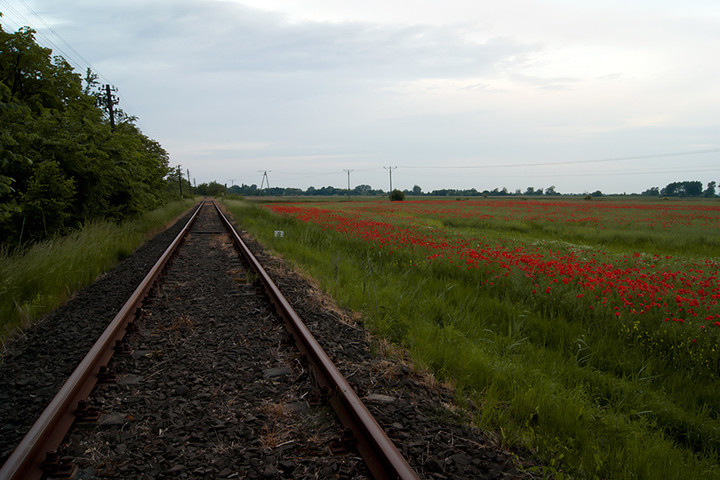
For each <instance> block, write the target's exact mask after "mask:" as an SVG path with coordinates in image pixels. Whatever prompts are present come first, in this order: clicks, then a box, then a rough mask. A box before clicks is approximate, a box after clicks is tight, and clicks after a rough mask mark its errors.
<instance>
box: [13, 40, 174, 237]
mask: <svg viewBox="0 0 720 480" xmlns="http://www.w3.org/2000/svg"><path fill="white" fill-rule="evenodd" d="M94 77H95V76H94V75H93V74H92V73H91V72H88V75H87V79H86V85H85V86H83V81H82V79H81V78H80V75H78V74H77V73H75V72H74V71H73V69H72V67H71V66H70V65H69V64H68V63H67V62H66V61H65V60H64V59H63V58H61V57H58V56H55V57H53V56H52V51H51V50H50V49H47V48H43V47H41V46H39V45H38V44H37V43H36V42H35V32H34V31H33V30H31V29H29V28H27V27H25V28H21V29H20V30H18V31H17V32H15V33H8V32H6V31H4V30H2V27H0V245H5V246H8V245H18V244H21V243H25V242H27V241H34V240H40V239H43V238H46V237H48V236H52V235H53V234H56V233H60V234H62V233H65V232H67V231H69V230H71V229H73V228H75V227H77V226H79V225H81V224H83V223H85V222H86V221H88V220H93V219H101V218H111V219H116V220H119V219H122V218H127V217H130V216H134V215H136V214H137V213H139V212H142V211H145V210H148V209H150V208H154V207H156V206H158V205H159V204H161V203H162V201H163V199H164V195H165V182H164V180H163V179H164V177H165V176H166V174H167V173H168V168H167V165H168V155H167V152H165V150H164V149H163V148H162V147H161V146H160V145H159V144H158V143H157V142H155V141H154V140H151V139H150V138H148V137H146V136H145V135H143V134H142V133H141V132H140V130H138V128H137V127H136V126H135V125H134V124H133V118H131V117H127V116H125V115H123V114H122V112H120V116H119V120H118V122H117V125H116V127H115V129H114V130H112V129H111V127H110V123H109V121H108V120H109V119H108V117H107V116H106V114H105V113H104V111H103V110H102V109H101V108H99V107H98V105H97V100H96V96H95V95H94V94H93V90H95V89H96V87H97V85H96V82H95V78H94Z"/></svg>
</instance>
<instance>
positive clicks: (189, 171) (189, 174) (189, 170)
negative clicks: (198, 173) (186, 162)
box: [187, 168, 192, 193]
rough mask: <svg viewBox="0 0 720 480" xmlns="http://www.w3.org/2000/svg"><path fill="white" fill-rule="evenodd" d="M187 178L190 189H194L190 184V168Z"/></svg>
mask: <svg viewBox="0 0 720 480" xmlns="http://www.w3.org/2000/svg"><path fill="white" fill-rule="evenodd" d="M187 177H188V188H192V183H190V169H189V168H188V169H187ZM191 193H192V192H191Z"/></svg>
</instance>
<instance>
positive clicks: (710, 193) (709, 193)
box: [703, 181, 717, 197]
mask: <svg viewBox="0 0 720 480" xmlns="http://www.w3.org/2000/svg"><path fill="white" fill-rule="evenodd" d="M716 185H717V183H715V182H714V181H713V182H709V183H708V185H707V189H705V191H704V192H703V196H705V197H714V196H715V186H716Z"/></svg>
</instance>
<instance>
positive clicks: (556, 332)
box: [227, 202, 720, 479]
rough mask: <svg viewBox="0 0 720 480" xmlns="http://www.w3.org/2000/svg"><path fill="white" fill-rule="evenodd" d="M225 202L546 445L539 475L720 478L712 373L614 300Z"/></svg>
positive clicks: (493, 420) (719, 424)
mask: <svg viewBox="0 0 720 480" xmlns="http://www.w3.org/2000/svg"><path fill="white" fill-rule="evenodd" d="M227 205H228V207H229V209H230V211H231V212H232V213H233V214H234V215H235V217H236V219H237V220H238V222H239V223H240V224H241V225H242V227H243V228H245V229H247V230H248V231H250V232H251V233H252V234H253V235H254V236H255V237H256V238H258V239H259V240H260V241H261V242H263V243H264V244H265V245H267V246H269V247H270V248H272V249H274V250H276V251H278V252H280V253H281V254H282V255H284V256H285V257H286V258H288V259H290V260H292V261H293V262H295V263H296V264H298V265H300V266H301V268H303V269H304V270H305V271H306V272H307V273H308V274H309V275H311V276H313V277H315V278H316V279H318V280H319V281H320V283H321V285H322V286H323V288H324V289H325V290H326V291H328V292H329V293H330V294H331V295H333V296H334V297H335V298H336V299H337V300H338V301H339V302H340V303H341V304H342V305H344V306H346V307H348V308H351V309H353V310H355V311H359V312H361V313H362V315H363V321H364V322H365V324H366V326H367V327H368V328H370V329H371V330H372V331H373V332H375V333H376V334H379V335H382V336H385V337H387V338H390V339H392V340H393V341H395V342H397V343H400V344H402V345H404V346H405V347H406V348H408V350H409V351H410V352H411V353H412V355H413V356H414V358H415V360H416V361H417V362H418V363H419V364H423V365H427V366H429V367H430V368H431V369H432V370H433V371H434V372H435V373H436V375H438V376H439V377H441V378H444V379H447V380H450V381H451V382H453V383H454V384H455V385H456V386H457V387H458V389H459V391H460V392H461V393H460V396H461V397H462V398H465V399H471V400H472V401H474V402H475V403H476V404H477V405H478V406H479V407H480V408H479V414H478V418H477V422H478V423H479V424H481V425H482V426H484V427H485V428H489V429H493V430H495V431H497V432H498V433H499V435H501V437H502V438H503V440H504V441H505V442H506V444H507V445H509V446H513V445H514V446H522V447H523V448H526V449H529V450H531V451H533V452H535V453H536V454H537V455H538V456H539V457H540V458H542V459H543V460H544V461H545V464H546V465H548V467H545V469H540V470H539V471H538V472H536V473H537V475H538V476H540V477H542V476H545V475H547V476H553V477H555V478H564V476H569V477H578V478H613V479H615V478H622V479H625V478H627V479H630V478H633V479H635V478H644V479H655V478H683V479H692V478H697V479H700V478H702V479H707V478H720V467H718V457H719V454H720V420H719V419H720V388H719V387H720V382H719V381H718V378H717V375H706V374H704V373H703V374H699V373H698V371H696V370H695V369H694V368H693V367H692V363H691V362H690V360H691V359H688V362H687V365H682V364H676V363H677V362H673V361H670V360H668V359H669V358H670V357H664V356H663V355H660V354H659V353H658V352H659V350H658V351H651V350H649V349H648V348H647V343H646V342H643V341H639V339H638V338H636V337H635V336H634V335H633V333H632V332H628V331H624V330H623V329H622V328H621V327H622V324H621V323H619V320H616V319H615V318H614V316H613V315H612V312H610V313H608V314H607V315H604V314H603V313H602V312H596V313H592V314H588V313H587V310H586V309H585V308H580V307H579V306H578V302H579V300H578V298H577V296H576V295H575V294H574V293H573V292H572V291H570V290H568V291H567V292H562V291H561V289H559V288H558V289H557V290H558V293H557V294H556V295H555V296H553V297H552V298H551V299H547V298H545V297H538V296H532V295H528V294H527V289H526V285H525V284H524V283H523V282H524V279H523V278H522V277H521V276H515V275H510V276H509V277H507V278H504V279H494V284H492V285H491V284H488V278H487V277H486V276H484V274H483V272H480V271H465V270H462V269H458V268H456V267H454V266H450V265H448V264H446V263H422V262H417V258H415V257H414V255H413V254H412V253H403V252H402V251H395V252H393V253H392V255H388V254H387V253H384V252H383V251H380V250H378V249H374V248H373V247H372V246H371V245H369V244H368V243H367V242H363V241H360V240H357V239H352V238H348V237H345V236H342V235H340V234H338V233H336V232H332V231H326V230H322V229H321V228H320V227H318V226H316V225H311V224H307V223H303V222H298V221H295V220H293V219H290V218H287V217H280V216H277V215H274V214H272V213H270V212H268V211H267V210H265V209H261V208H258V207H255V206H252V205H248V204H246V203H240V202H228V204H227ZM463 227H465V226H464V225H463ZM274 230H284V231H285V236H284V237H282V238H277V237H274V235H273V231H274ZM554 288H555V287H554ZM640 328H641V329H643V328H644V327H643V326H642V325H640ZM651 328H652V326H648V327H647V329H648V330H649V329H651ZM663 328H665V327H663ZM667 328H668V329H670V328H674V327H672V326H669V327H667Z"/></svg>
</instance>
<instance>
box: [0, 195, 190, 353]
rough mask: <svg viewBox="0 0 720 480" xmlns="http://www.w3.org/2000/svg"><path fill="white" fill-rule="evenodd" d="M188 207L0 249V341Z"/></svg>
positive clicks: (184, 204)
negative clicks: (19, 249) (11, 249)
mask: <svg viewBox="0 0 720 480" xmlns="http://www.w3.org/2000/svg"><path fill="white" fill-rule="evenodd" d="M191 204H192V200H185V201H183V202H172V203H170V204H168V205H167V206H165V207H163V208H161V209H156V210H153V211H150V212H146V213H144V214H142V215H141V216H139V217H137V218H135V219H133V220H130V221H127V222H124V223H122V224H120V225H118V224H116V223H114V222H107V221H97V222H95V221H94V222H89V223H88V224H86V225H85V226H84V227H83V228H82V229H80V230H76V231H74V232H73V233H71V234H70V235H67V236H65V237H62V238H53V239H50V240H46V241H44V242H38V243H35V244H34V245H32V246H30V247H29V248H27V249H26V250H24V251H22V252H18V253H15V254H8V252H7V250H6V249H1V248H0V340H2V339H4V338H5V337H6V336H8V335H9V334H10V333H11V332H12V331H14V330H15V329H17V328H19V327H21V326H22V325H27V324H30V323H32V321H33V320H35V319H37V318H39V317H40V316H41V315H42V314H44V313H46V312H48V311H50V310H52V309H54V308H56V307H57V306H59V305H60V304H62V303H63V302H65V301H66V300H67V299H68V298H69V297H70V296H71V295H72V293H73V292H75V291H77V290H78V289H80V288H82V287H84V286H85V285H88V284H90V283H92V282H93V281H95V279H96V278H97V276H98V275H99V274H101V273H102V272H104V271H106V270H108V269H110V268H111V267H112V266H113V265H115V264H116V263H117V262H118V261H119V260H120V259H122V258H124V257H126V256H128V255H129V254H131V253H132V252H133V251H134V250H135V249H136V248H137V247H138V246H139V245H140V244H141V243H142V242H143V241H144V240H145V239H146V238H148V236H149V235H151V234H154V233H156V232H158V231H160V230H161V229H162V228H163V227H164V226H165V225H166V224H167V223H168V222H169V221H170V220H172V219H173V218H176V217H177V216H178V215H180V214H181V213H182V212H184V211H186V210H187V209H188V208H190V206H191Z"/></svg>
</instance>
